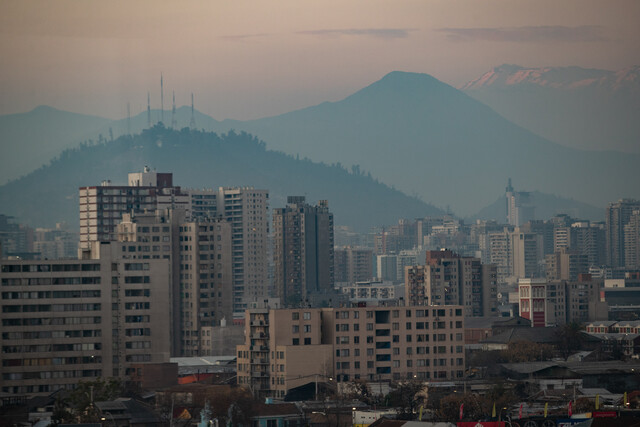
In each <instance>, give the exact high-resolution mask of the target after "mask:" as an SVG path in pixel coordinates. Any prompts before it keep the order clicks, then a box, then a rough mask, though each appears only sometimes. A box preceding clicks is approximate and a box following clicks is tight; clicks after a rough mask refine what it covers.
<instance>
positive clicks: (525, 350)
mask: <svg viewBox="0 0 640 427" xmlns="http://www.w3.org/2000/svg"><path fill="white" fill-rule="evenodd" d="M552 354H553V348H552V347H551V346H550V345H547V344H537V343H534V342H531V341H517V342H512V343H509V347H508V348H507V349H506V350H504V351H503V352H502V358H503V359H504V360H505V361H506V362H508V363H521V362H534V361H541V360H546V359H548V358H550V357H551V355H552Z"/></svg>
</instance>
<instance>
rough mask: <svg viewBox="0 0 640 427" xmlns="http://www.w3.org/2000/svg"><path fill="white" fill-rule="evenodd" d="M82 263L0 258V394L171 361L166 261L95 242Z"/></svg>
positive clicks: (42, 389) (64, 385) (45, 389)
mask: <svg viewBox="0 0 640 427" xmlns="http://www.w3.org/2000/svg"><path fill="white" fill-rule="evenodd" d="M93 247H94V248H93V249H92V251H91V253H90V254H89V253H85V255H86V257H85V259H76V260H39V261H23V260H1V261H0V306H1V309H0V324H1V325H2V326H1V327H0V332H1V334H0V347H1V349H2V351H1V352H0V392H2V393H12V394H21V395H37V394H41V395H47V394H50V393H51V392H53V391H56V390H59V389H72V388H74V387H75V386H76V384H77V383H78V382H79V381H89V380H94V379H96V378H98V377H103V378H104V377H112V376H113V377H120V378H123V379H124V378H126V377H127V376H128V375H129V374H130V373H131V369H132V366H133V365H135V364H139V363H144V362H153V363H162V362H168V361H169V350H170V327H169V326H170V313H171V307H170V303H169V301H170V299H169V297H170V295H169V279H168V276H169V264H168V262H167V260H165V259H148V260H133V259H123V258H122V257H121V256H120V254H119V253H118V250H117V248H116V247H113V246H112V245H110V244H108V243H102V244H100V243H94V244H93Z"/></svg>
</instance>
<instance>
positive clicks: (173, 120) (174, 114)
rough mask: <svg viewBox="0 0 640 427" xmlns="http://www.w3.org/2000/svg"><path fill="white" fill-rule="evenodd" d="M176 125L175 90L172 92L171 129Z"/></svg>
mask: <svg viewBox="0 0 640 427" xmlns="http://www.w3.org/2000/svg"><path fill="white" fill-rule="evenodd" d="M177 127H178V122H177V120H176V92H175V91H174V92H173V107H171V129H175V128H177Z"/></svg>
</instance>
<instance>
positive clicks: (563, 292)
mask: <svg viewBox="0 0 640 427" xmlns="http://www.w3.org/2000/svg"><path fill="white" fill-rule="evenodd" d="M601 287H602V281H594V280H591V277H590V276H589V275H588V274H586V275H580V277H579V278H578V280H577V281H566V280H555V281H548V280H546V279H520V280H519V281H518V294H519V310H520V316H522V317H524V318H525V319H529V320H530V321H531V326H532V327H545V326H556V325H565V324H567V323H571V322H577V323H585V322H589V321H595V320H606V319H607V315H608V309H607V304H606V303H605V302H601V301H600V288H601Z"/></svg>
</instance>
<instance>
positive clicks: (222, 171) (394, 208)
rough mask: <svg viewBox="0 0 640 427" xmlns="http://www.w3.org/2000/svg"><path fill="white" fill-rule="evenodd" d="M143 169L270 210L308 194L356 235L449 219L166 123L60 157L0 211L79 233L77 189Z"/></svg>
mask: <svg viewBox="0 0 640 427" xmlns="http://www.w3.org/2000/svg"><path fill="white" fill-rule="evenodd" d="M145 165H153V166H154V167H155V168H156V170H158V171H159V172H173V176H174V181H173V182H174V185H178V186H181V187H183V188H185V187H188V188H203V187H209V188H210V187H218V186H253V187H255V188H264V189H267V190H269V193H270V197H269V198H270V202H269V204H270V206H271V207H272V208H274V207H284V206H285V205H286V197H287V196H291V195H302V196H306V197H307V201H308V203H310V204H315V203H317V201H318V200H321V199H324V200H328V201H329V209H330V210H331V211H332V212H333V214H334V216H335V221H336V224H339V225H347V226H351V227H352V228H353V229H354V230H355V231H358V232H366V231H368V230H369V229H370V228H371V227H373V226H379V225H382V224H393V223H396V222H397V220H398V218H403V217H409V218H417V217H424V216H428V215H442V214H444V212H443V211H442V210H441V209H438V208H436V207H434V206H432V205H429V204H426V203H424V202H422V201H420V200H418V199H416V198H413V197H408V196H406V195H405V194H403V193H401V192H400V191H397V190H394V189H392V188H390V187H388V186H387V185H384V184H382V183H379V182H377V181H376V180H374V179H373V178H372V177H371V176H369V175H368V174H365V173H363V172H359V171H347V170H346V169H344V168H343V167H341V166H338V165H324V164H320V163H314V162H311V161H310V160H308V159H296V158H294V157H293V156H288V155H285V154H283V153H279V152H275V151H270V150H267V149H266V148H265V144H264V143H263V142H261V141H259V140H258V139H257V138H255V137H253V136H251V135H249V134H246V133H235V132H229V133H228V134H225V135H217V134H215V133H211V132H203V131H192V130H189V129H188V128H183V129H182V130H180V131H177V130H171V129H166V128H164V127H163V126H161V125H157V126H154V127H153V128H151V129H147V130H144V131H143V132H142V133H141V134H136V135H133V136H121V137H119V138H116V139H114V140H113V141H102V142H94V143H92V144H83V145H82V146H80V147H78V148H73V149H67V150H65V151H63V152H62V154H61V155H60V156H59V157H57V158H55V159H53V160H52V161H51V162H50V164H49V165H47V166H43V167H41V168H39V169H37V170H35V171H34V172H32V173H30V174H28V175H26V176H25V177H22V178H19V179H16V180H13V181H11V182H10V183H8V184H6V185H4V186H1V187H0V207H2V208H1V210H0V212H2V213H3V214H8V215H11V216H15V217H17V218H19V219H20V222H24V223H27V224H31V225H34V226H35V225H37V226H44V227H53V226H54V225H55V223H56V222H61V221H65V222H67V223H68V224H69V225H71V226H73V227H76V228H77V226H78V188H79V187H81V186H96V185H100V184H101V182H102V181H103V180H111V181H112V182H113V185H126V182H127V174H128V173H129V172H139V171H141V170H142V168H143V167H144V166H145Z"/></svg>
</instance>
